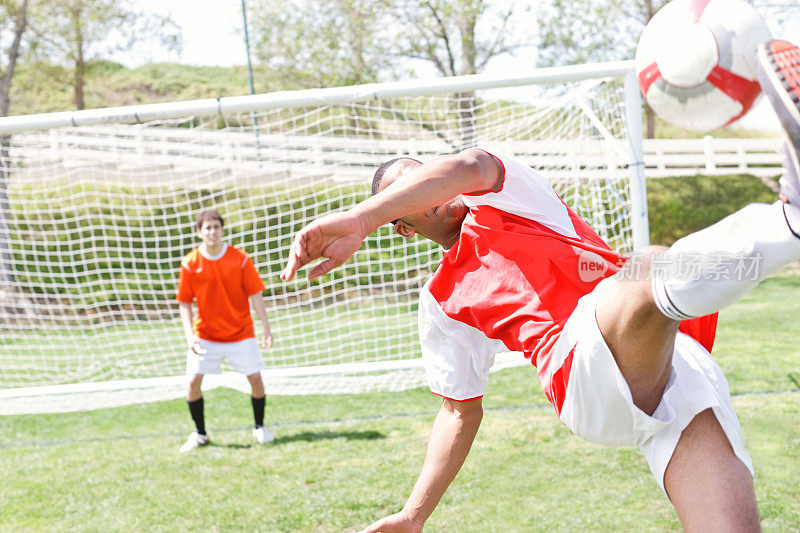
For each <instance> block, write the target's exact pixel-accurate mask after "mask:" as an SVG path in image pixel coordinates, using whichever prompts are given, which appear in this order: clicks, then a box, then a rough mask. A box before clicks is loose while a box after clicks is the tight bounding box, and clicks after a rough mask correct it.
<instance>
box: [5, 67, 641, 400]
mask: <svg viewBox="0 0 800 533" xmlns="http://www.w3.org/2000/svg"><path fill="white" fill-rule="evenodd" d="M624 108H625V92H624V90H623V83H622V80H619V79H605V80H588V81H583V82H580V83H572V84H561V83H559V84H553V85H550V86H548V85H536V86H522V87H515V88H503V89H487V90H480V91H477V92H468V91H462V92H448V93H442V94H436V95H429V96H402V95H401V96H396V97H393V98H380V99H371V100H368V101H363V102H358V101H354V102H350V103H347V102H344V103H335V104H333V103H324V102H321V103H319V104H318V105H310V104H304V105H298V106H283V107H279V108H274V109H262V110H256V111H253V112H246V113H232V114H227V113H215V114H212V115H210V116H197V115H193V116H186V117H183V118H179V119H162V120H158V121H153V122H148V123H144V124H136V125H127V124H119V123H116V124H115V123H108V124H100V125H94V126H82V127H62V128H53V129H50V130H48V131H19V132H18V133H14V134H12V135H10V136H7V137H3V146H2V148H3V151H2V161H1V163H2V167H3V168H2V174H1V175H0V178H2V181H0V187H2V189H0V215H2V216H0V254H1V255H0V258H1V259H2V268H0V414H9V413H23V412H39V411H64V410H74V409H93V408H98V407H108V406H114V405H122V404H127V403H132V402H145V401H153V400H160V399H166V398H175V397H179V396H182V395H183V394H184V378H183V373H184V368H185V341H184V339H183V334H182V329H181V325H180V320H179V317H178V305H177V302H176V301H175V293H176V283H177V275H178V271H179V265H180V261H181V258H182V257H183V256H184V255H185V254H186V253H187V252H189V251H190V250H191V249H192V248H194V247H195V246H197V245H198V244H199V240H198V239H197V237H196V234H195V231H194V217H195V215H196V213H197V212H198V211H199V210H200V209H203V208H215V209H217V210H219V211H220V212H221V213H222V215H223V217H224V218H225V230H226V240H227V242H228V243H230V244H232V245H234V246H237V247H239V248H242V249H244V250H245V251H247V252H248V253H249V254H250V256H251V257H252V259H253V261H254V263H255V265H256V267H257V269H258V270H259V272H260V274H261V277H262V279H263V280H264V282H265V284H266V286H267V288H266V290H265V291H264V298H265V301H266V304H267V310H268V314H269V318H270V322H271V326H272V332H273V335H274V338H275V343H274V346H273V348H272V349H271V350H264V351H262V357H263V359H264V361H265V363H266V365H267V367H268V368H267V370H265V371H264V374H263V376H264V380H265V384H266V387H267V391H268V394H315V393H339V392H364V391H370V390H401V389H407V388H411V387H417V386H420V385H422V384H424V373H423V371H422V369H421V366H420V364H419V358H420V352H419V346H418V340H417V332H416V311H417V294H418V291H419V289H420V287H421V286H422V285H423V284H424V282H425V280H426V279H427V278H428V277H429V275H430V274H431V272H432V271H433V270H434V269H435V267H436V265H437V263H438V261H439V260H440V258H441V249H440V248H439V247H438V245H435V244H432V243H430V242H427V241H425V240H421V239H414V240H412V241H410V242H408V241H405V240H404V239H402V238H399V237H398V236H396V235H394V234H393V232H392V230H391V228H390V227H389V226H385V227H383V228H381V229H380V230H379V231H378V232H377V233H376V234H374V235H372V236H370V237H369V238H368V239H367V241H366V243H365V244H364V246H363V247H362V248H361V250H360V251H359V252H358V253H357V254H356V256H355V257H354V259H353V260H352V261H350V262H348V263H347V264H346V265H344V266H343V267H341V268H339V269H338V270H336V271H334V272H333V273H332V274H331V275H328V276H325V277H324V278H322V279H320V280H317V281H315V282H313V283H308V282H307V281H306V280H305V278H304V272H301V273H300V275H299V276H298V278H297V279H296V281H293V282H291V283H285V282H282V281H281V280H280V279H279V278H278V274H279V272H280V270H281V268H282V266H283V263H284V261H285V258H286V255H287V249H288V246H289V244H290V242H291V239H292V238H293V235H294V234H295V232H296V231H297V230H299V229H300V228H301V227H302V226H303V225H304V224H306V223H308V222H309V221H311V220H313V219H314V218H316V217H318V216H320V215H322V214H325V213H327V212H330V211H336V210H340V209H344V208H346V207H348V206H350V205H353V204H354V203H356V202H358V201H359V200H361V199H363V198H365V197H366V196H367V195H368V194H369V190H370V185H371V178H372V174H373V172H374V170H375V168H376V167H377V166H378V165H379V164H380V163H381V162H383V161H385V160H388V159H390V158H393V157H395V156H398V155H409V156H412V157H415V158H418V159H421V160H423V161H425V160H427V159H430V158H431V157H433V156H437V155H442V154H446V153H451V152H454V151H457V150H460V149H463V148H466V147H469V146H472V145H475V144H480V145H490V146H498V145H499V146H502V148H503V149H504V150H505V151H507V152H510V153H513V154H516V155H518V156H519V157H520V158H521V159H522V160H523V161H525V162H527V163H528V164H530V165H531V166H533V167H535V168H537V169H539V170H540V171H541V172H542V173H544V174H545V175H546V176H548V177H549V178H550V179H551V180H552V183H553V184H554V186H555V188H556V190H557V191H558V192H559V193H560V194H561V195H562V197H563V198H564V200H565V201H566V202H567V203H568V204H569V205H570V206H572V207H573V208H574V209H575V210H576V211H577V212H578V214H580V215H581V216H583V217H584V218H586V219H587V220H588V221H589V222H590V223H591V224H592V226H593V227H594V228H595V229H596V230H598V231H599V233H600V234H601V235H602V236H603V237H604V238H605V239H606V240H607V241H608V242H609V244H610V245H611V246H612V247H614V248H616V249H618V250H622V251H629V250H630V249H631V248H632V246H633V244H632V240H631V226H630V216H629V215H630V209H631V202H630V198H629V195H630V186H629V180H630V169H629V163H630V156H629V146H628V141H627V138H626V128H625V121H624ZM255 320H256V331H259V325H258V319H257V318H255ZM519 360H520V359H519V358H516V357H507V358H501V359H500V363H498V366H501V365H502V364H516V363H517V362H518V361H519ZM215 383H217V384H227V385H230V386H234V387H237V388H242V390H247V389H246V382H245V381H244V380H243V378H240V377H235V376H234V377H230V378H229V377H228V375H227V374H226V375H224V376H223V378H222V379H220V380H217V381H210V382H209V384H210V385H212V386H213V385H214V384H215Z"/></svg>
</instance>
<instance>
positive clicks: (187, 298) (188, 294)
mask: <svg viewBox="0 0 800 533" xmlns="http://www.w3.org/2000/svg"><path fill="white" fill-rule="evenodd" d="M175 299H176V300H178V301H179V302H183V303H186V304H190V303H192V301H194V290H193V289H192V274H191V273H190V272H189V269H188V267H187V266H186V265H184V264H183V263H181V273H180V274H179V276H178V294H177V296H176V297H175Z"/></svg>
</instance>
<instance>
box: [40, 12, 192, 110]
mask: <svg viewBox="0 0 800 533" xmlns="http://www.w3.org/2000/svg"><path fill="white" fill-rule="evenodd" d="M128 5H129V2H125V1H124V0H59V1H58V2H52V3H51V4H50V5H49V9H48V11H47V12H46V15H47V16H46V19H45V22H44V23H43V24H42V25H41V26H40V27H38V28H37V33H38V34H39V38H40V39H41V53H43V54H44V55H46V56H48V57H49V58H50V59H52V60H53V61H55V62H57V63H63V64H66V65H69V66H70V67H71V68H72V69H73V83H72V85H73V88H74V94H75V108H76V109H84V108H85V107H86V102H85V96H84V89H85V75H86V66H87V63H88V62H89V61H91V60H92V59H96V58H100V57H102V56H103V55H104V54H111V53H113V52H115V51H121V50H129V49H131V48H132V47H134V46H135V44H136V43H137V42H138V41H140V40H145V41H148V42H152V40H153V39H157V40H160V42H161V45H163V46H164V47H166V48H169V49H176V48H179V47H180V33H179V30H178V28H177V26H176V25H175V23H174V22H172V20H171V19H170V18H169V17H163V16H159V15H153V14H146V13H141V12H137V11H133V10H132V9H130V8H129V7H128Z"/></svg>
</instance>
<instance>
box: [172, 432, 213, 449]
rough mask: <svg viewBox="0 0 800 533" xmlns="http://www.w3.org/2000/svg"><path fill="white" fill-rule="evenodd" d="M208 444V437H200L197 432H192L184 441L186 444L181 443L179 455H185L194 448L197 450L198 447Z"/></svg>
mask: <svg viewBox="0 0 800 533" xmlns="http://www.w3.org/2000/svg"><path fill="white" fill-rule="evenodd" d="M208 443H209V438H208V435H201V434H200V433H198V432H196V431H195V432H193V433H192V434H191V435H189V438H188V439H186V442H184V443H183V446H181V448H180V450H179V451H180V452H181V453H186V452H190V451H192V450H194V449H195V448H199V447H200V446H205V445H206V444H208Z"/></svg>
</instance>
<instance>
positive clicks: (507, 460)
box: [0, 276, 800, 532]
mask: <svg viewBox="0 0 800 533" xmlns="http://www.w3.org/2000/svg"><path fill="white" fill-rule="evenodd" d="M798 292H800V277H798V276H783V277H775V278H772V279H770V280H767V281H766V282H765V283H763V284H762V285H761V286H760V287H758V288H757V289H756V290H755V291H754V292H753V293H751V294H750V295H748V296H747V297H745V298H744V299H743V300H742V301H741V302H739V303H738V304H736V305H735V306H733V307H732V308H730V309H728V310H726V311H724V312H723V314H722V316H721V322H720V331H719V335H718V342H717V345H716V347H715V350H714V354H715V356H716V358H717V361H718V362H719V363H720V365H721V366H722V368H723V370H725V372H726V374H727V375H728V378H729V381H730V386H731V392H732V393H733V395H734V398H733V404H734V407H735V408H736V409H737V411H738V413H739V416H740V419H741V421H742V425H743V428H744V433H745V438H746V440H747V442H748V445H749V447H750V451H751V453H752V455H753V459H754V463H755V466H756V490H757V492H758V496H759V502H760V508H761V514H762V523H763V527H764V529H765V530H766V531H781V532H782V531H797V530H798V529H800V348H799V347H798V344H797V340H798V338H800V335H798V333H797V332H796V328H795V324H796V317H797V316H798V314H800V298H797V296H796V295H797V294H798ZM484 405H485V407H486V414H485V416H484V422H483V424H482V427H481V430H480V432H479V433H478V437H477V439H476V442H475V445H474V447H473V451H472V453H471V454H470V457H469V458H468V460H467V463H466V464H465V466H464V468H463V470H462V472H461V473H460V474H459V476H458V477H457V478H456V481H455V482H454V484H453V485H452V487H451V488H450V490H449V491H448V492H447V494H446V495H445V497H444V499H443V501H442V503H441V504H440V506H439V508H438V509H437V511H436V512H435V513H434V514H433V516H432V517H431V519H430V521H429V522H428V526H427V528H426V531H448V532H449V531H467V532H472V531H478V532H483V531H486V532H490V531H491V532H497V531H504V532H505V531H551V530H552V531H584V530H591V531H670V530H679V529H680V526H679V523H678V521H677V518H676V517H675V514H674V512H673V510H672V508H671V506H670V504H669V502H668V501H667V499H666V497H665V496H664V495H663V494H662V493H661V492H660V490H659V489H658V487H657V486H656V484H655V482H654V481H653V480H652V477H651V475H650V472H649V469H648V468H647V465H646V463H645V462H644V460H643V459H642V458H641V457H640V455H639V453H638V451H637V450H635V449H629V448H605V447H600V446H596V445H592V444H587V443H585V442H583V441H581V440H579V439H577V438H576V437H574V436H572V435H571V434H570V433H569V431H568V430H566V429H565V428H564V427H563V426H562V425H561V424H560V423H559V422H558V420H557V419H556V417H555V415H554V413H553V412H552V408H551V407H549V405H548V404H546V401H545V400H544V397H543V394H542V393H541V391H540V389H539V387H538V383H537V380H536V375H535V372H534V371H533V369H531V368H525V367H523V368H515V369H510V370H505V371H502V372H500V373H498V374H495V375H494V376H493V378H492V383H491V384H490V387H489V390H488V391H487V393H486V396H485V400H484ZM206 406H207V407H206V411H207V420H208V424H209V431H210V434H211V437H212V439H213V440H212V445H210V446H208V447H206V448H203V449H200V450H198V451H196V452H194V453H192V454H188V455H187V456H180V455H179V454H178V453H177V449H178V446H180V444H181V443H182V442H183V439H184V438H185V437H186V435H187V434H188V433H189V431H190V420H189V416H188V412H187V410H186V407H185V403H184V402H183V401H181V400H175V401H169V402H162V403H154V404H146V405H137V406H129V407H123V408H116V409H106V410H99V411H93V412H88V413H69V414H60V415H35V416H6V417H0V487H2V489H0V531H116V530H125V531H184V530H189V529H207V530H218V531H230V530H236V531H241V530H246V531H352V530H358V529H360V528H361V527H364V526H365V525H367V524H368V523H370V522H371V521H372V520H374V519H377V518H379V517H380V516H382V515H384V514H386V513H391V512H394V511H396V510H398V509H400V507H402V505H403V503H404V501H405V498H406V496H407V495H408V493H409V491H410V489H411V486H412V485H413V482H414V480H415V479H416V476H417V474H418V472H419V467H420V465H421V463H422V459H423V454H424V451H425V442H426V439H427V435H428V430H429V428H430V425H431V422H432V420H433V416H434V415H435V413H436V411H437V409H438V406H439V400H438V399H437V398H436V397H434V396H433V395H431V394H430V393H429V392H427V390H423V389H417V390H411V391H407V392H402V393H385V394H384V393H381V394H378V393H372V394H364V395H352V396H335V397H330V396H307V397H270V398H269V401H268V409H267V417H268V419H269V424H270V426H271V428H272V429H273V430H274V433H275V434H276V436H277V437H278V438H277V440H276V441H275V443H274V444H273V445H269V446H258V445H256V444H255V443H254V442H253V441H252V439H251V437H250V434H249V427H248V424H249V423H250V408H249V401H248V398H247V396H246V395H243V394H240V393H237V392H234V391H230V390H221V389H217V390H213V391H211V392H209V393H208V394H207V395H206Z"/></svg>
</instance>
